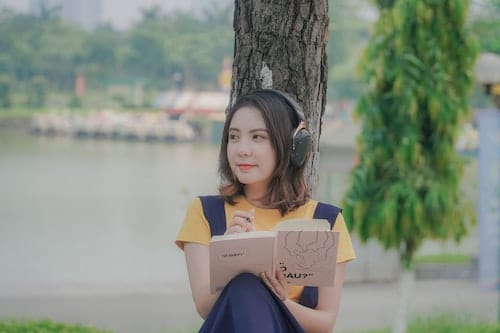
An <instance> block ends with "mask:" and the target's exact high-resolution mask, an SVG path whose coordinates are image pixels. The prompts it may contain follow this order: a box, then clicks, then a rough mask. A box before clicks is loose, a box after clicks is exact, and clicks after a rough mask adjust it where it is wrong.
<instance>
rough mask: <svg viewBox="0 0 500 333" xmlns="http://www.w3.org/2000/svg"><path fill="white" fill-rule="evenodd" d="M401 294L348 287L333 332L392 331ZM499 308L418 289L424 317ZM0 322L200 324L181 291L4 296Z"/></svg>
mask: <svg viewBox="0 0 500 333" xmlns="http://www.w3.org/2000/svg"><path fill="white" fill-rule="evenodd" d="M397 293H398V288H397V284H395V283H348V284H346V286H345V288H344V291H343V296H342V305H341V310H340V314H339V320H338V321H337V326H336V330H335V331H336V332H341V333H344V332H351V331H355V330H360V329H372V328H382V327H385V326H390V324H391V321H392V315H393V312H394V310H395V308H396V304H397ZM498 307H499V293H498V292H492V291H483V290H480V289H479V288H478V286H477V284H476V282H475V281H472V280H456V279H454V280H418V281H417V283H416V286H415V298H414V304H413V309H414V313H417V314H420V315H427V314H433V313H441V312H449V311H454V312H456V313H459V314H461V315H462V316H472V317H474V318H477V319H482V320H487V321H492V322H496V321H497V320H498V318H499V317H498V315H499V310H498ZM0 318H3V319H5V318H17V319H26V318H31V319H33V318H50V319H52V320H56V321H63V322H73V323H83V324H89V325H94V326H97V327H99V328H107V329H111V330H113V331H115V332H117V333H153V332H154V333H156V332H165V333H166V332H169V333H170V332H175V333H179V332H194V331H195V330H194V329H192V328H193V327H197V326H199V323H200V320H199V319H198V317H197V315H196V314H195V312H194V308H193V305H192V302H191V298H190V295H189V292H188V291H187V290H186V289H184V288H182V287H181V288H179V290H178V291H176V292H167V291H165V290H163V291H158V292H152V291H142V292H137V293H121V292H116V291H115V292H109V291H108V292H106V293H104V292H99V291H98V292H92V291H91V290H87V291H85V292H75V291H65V292H59V293H56V294H54V293H52V292H50V293H49V292H43V291H39V292H38V293H26V292H25V293H20V294H19V293H15V292H7V293H5V292H4V293H3V294H0ZM190 328H191V330H189V329H190Z"/></svg>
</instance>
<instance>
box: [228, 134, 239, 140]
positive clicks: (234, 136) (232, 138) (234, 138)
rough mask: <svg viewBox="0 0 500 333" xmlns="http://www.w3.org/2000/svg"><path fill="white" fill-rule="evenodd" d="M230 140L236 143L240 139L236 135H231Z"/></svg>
mask: <svg viewBox="0 0 500 333" xmlns="http://www.w3.org/2000/svg"><path fill="white" fill-rule="evenodd" d="M228 138H229V141H235V140H237V139H238V136H237V135H236V134H229V136H228Z"/></svg>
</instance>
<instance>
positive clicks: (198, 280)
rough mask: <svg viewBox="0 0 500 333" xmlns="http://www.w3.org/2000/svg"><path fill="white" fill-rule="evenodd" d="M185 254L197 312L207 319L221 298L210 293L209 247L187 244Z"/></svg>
mask: <svg viewBox="0 0 500 333" xmlns="http://www.w3.org/2000/svg"><path fill="white" fill-rule="evenodd" d="M184 254H185V257H186V266H187V270H188V275H189V283H190V285H191V293H192V295H193V301H194V304H195V306H196V311H198V314H199V315H200V316H201V317H202V318H203V319H205V318H206V317H207V315H208V313H209V312H210V309H212V306H213V305H214V303H215V301H216V300H217V298H218V297H219V293H217V294H211V293H210V268H209V252H208V246H207V245H203V244H197V243H185V244H184Z"/></svg>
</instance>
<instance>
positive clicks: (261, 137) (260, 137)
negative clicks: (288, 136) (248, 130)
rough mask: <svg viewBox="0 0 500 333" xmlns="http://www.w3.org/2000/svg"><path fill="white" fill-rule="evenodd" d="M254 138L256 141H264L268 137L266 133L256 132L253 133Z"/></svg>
mask: <svg viewBox="0 0 500 333" xmlns="http://www.w3.org/2000/svg"><path fill="white" fill-rule="evenodd" d="M253 139H254V140H255V141H262V140H265V139H266V137H265V136H264V135H262V134H254V135H253Z"/></svg>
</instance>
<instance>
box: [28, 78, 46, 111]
mask: <svg viewBox="0 0 500 333" xmlns="http://www.w3.org/2000/svg"><path fill="white" fill-rule="evenodd" d="M26 90H27V99H28V101H27V102H28V103H27V104H28V106H31V107H34V108H41V107H43V106H44V105H45V101H46V99H47V94H48V82H47V80H46V79H45V78H44V77H43V76H42V75H36V76H33V77H32V78H31V80H30V81H29V82H28V86H27V89H26Z"/></svg>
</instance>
